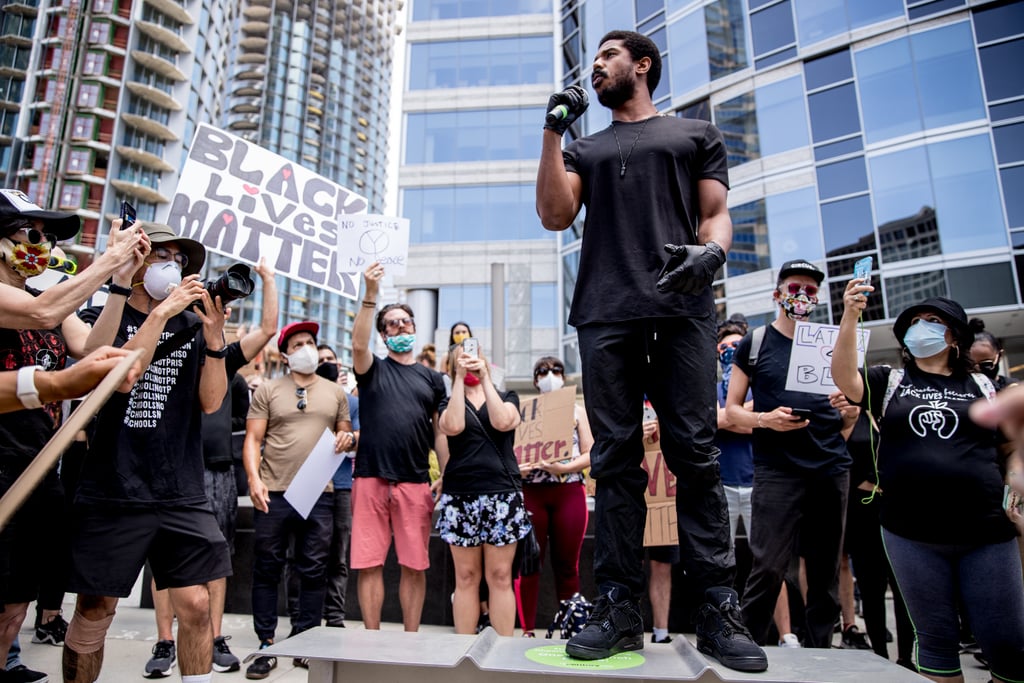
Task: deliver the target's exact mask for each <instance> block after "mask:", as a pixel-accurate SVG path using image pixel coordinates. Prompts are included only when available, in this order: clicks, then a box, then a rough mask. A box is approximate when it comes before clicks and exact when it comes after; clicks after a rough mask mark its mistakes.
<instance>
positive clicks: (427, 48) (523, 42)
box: [409, 36, 554, 90]
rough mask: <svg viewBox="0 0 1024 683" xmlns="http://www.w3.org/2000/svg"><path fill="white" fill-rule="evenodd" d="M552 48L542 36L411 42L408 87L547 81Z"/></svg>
mask: <svg viewBox="0 0 1024 683" xmlns="http://www.w3.org/2000/svg"><path fill="white" fill-rule="evenodd" d="M552 49H553V44H552V39H551V38H550V37H546V36H539V37H529V38H494V39H488V40H457V41H443V42H431V43H414V44H413V45H412V46H411V47H410V48H409V60H410V62H409V63H410V67H409V89H410V90H423V89H433V88H463V87H472V86H488V85H515V84H520V83H550V82H552V81H553V80H554V70H553V67H552V65H551V51H552Z"/></svg>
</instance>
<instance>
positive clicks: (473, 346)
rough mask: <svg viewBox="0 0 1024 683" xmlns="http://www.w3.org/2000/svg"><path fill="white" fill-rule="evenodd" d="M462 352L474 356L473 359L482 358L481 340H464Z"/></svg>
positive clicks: (470, 338) (473, 338) (469, 338)
mask: <svg viewBox="0 0 1024 683" xmlns="http://www.w3.org/2000/svg"><path fill="white" fill-rule="evenodd" d="M462 352H463V353H466V354H469V355H470V356H473V358H479V357H480V340H479V339H477V338H476V337H467V338H466V339H463V340H462Z"/></svg>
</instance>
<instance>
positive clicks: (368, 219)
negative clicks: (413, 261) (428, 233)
mask: <svg viewBox="0 0 1024 683" xmlns="http://www.w3.org/2000/svg"><path fill="white" fill-rule="evenodd" d="M338 254H340V255H341V257H340V258H339V259H338V268H340V269H341V270H342V271H344V272H346V273H361V272H363V271H364V270H366V266H368V265H370V264H371V263H373V262H374V261H379V262H380V264H381V265H382V266H384V272H385V273H387V274H388V275H405V267H406V263H407V262H408V259H409V219H408V218H395V217H392V216H378V215H376V214H360V215H357V216H339V217H338Z"/></svg>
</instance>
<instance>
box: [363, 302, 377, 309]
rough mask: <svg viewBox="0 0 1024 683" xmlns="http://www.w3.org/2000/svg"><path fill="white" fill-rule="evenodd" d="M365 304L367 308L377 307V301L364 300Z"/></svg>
mask: <svg viewBox="0 0 1024 683" xmlns="http://www.w3.org/2000/svg"><path fill="white" fill-rule="evenodd" d="M363 306H364V307H365V308H377V302H376V301H363Z"/></svg>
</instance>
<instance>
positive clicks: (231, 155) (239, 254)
mask: <svg viewBox="0 0 1024 683" xmlns="http://www.w3.org/2000/svg"><path fill="white" fill-rule="evenodd" d="M366 207H367V200H366V198H365V197H363V196H362V195H359V194H356V193H355V192H353V191H352V190H349V189H347V188H344V187H342V186H341V185H338V184H337V183H334V182H331V181H330V180H328V179H327V178H324V177H323V176H320V175H317V174H316V173H313V172H312V171H310V170H308V169H306V168H303V167H302V166H300V165H298V164H296V163H294V162H292V161H289V160H288V159H285V158H284V157H282V156H279V155H277V154H274V153H273V152H270V151H269V150H266V149H264V148H262V147H260V146H258V145H255V144H253V143H251V142H246V141H245V140H243V139H241V138H239V137H235V136H234V135H231V134H230V133H225V132H224V131H222V130H219V129H217V128H214V127H213V126H209V125H206V124H201V125H200V126H199V128H198V129H197V130H196V134H195V137H194V138H193V139H192V147H191V149H190V150H189V153H188V158H187V159H186V161H185V166H184V168H182V171H181V179H180V181H179V182H178V189H177V191H176V192H175V195H174V198H173V199H172V200H171V210H170V214H169V215H168V216H167V223H168V225H170V226H171V229H172V230H174V232H176V233H177V234H179V235H181V236H182V237H187V238H190V239H194V240H196V241H197V242H201V243H202V244H203V245H204V246H205V247H206V248H207V250H209V251H213V252H217V253H218V254H223V255H225V256H229V257H232V258H235V259H238V260H239V261H243V262H245V263H249V264H253V265H255V264H257V263H259V260H260V258H261V257H262V258H266V259H267V263H269V264H270V265H272V266H273V268H274V270H276V271H277V273H278V274H279V275H285V276H287V277H290V278H292V279H295V280H298V281H300V282H305V283H306V284H309V285H312V286H314V287H319V288H322V289H327V290H329V291H332V292H335V293H336V294H340V295H342V296H344V297H347V298H349V299H355V298H356V297H357V296H358V294H359V271H360V270H361V269H354V270H353V271H351V273H341V272H340V271H341V268H340V267H339V263H338V262H339V254H338V250H337V245H338V220H339V218H341V217H343V216H347V215H350V214H355V213H362V212H365V211H366Z"/></svg>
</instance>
